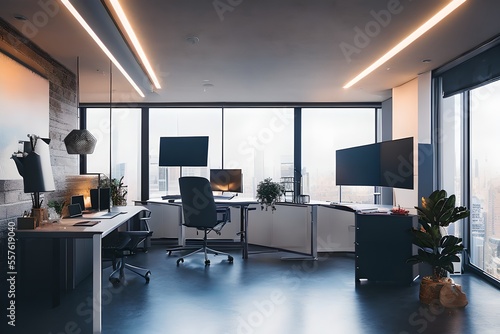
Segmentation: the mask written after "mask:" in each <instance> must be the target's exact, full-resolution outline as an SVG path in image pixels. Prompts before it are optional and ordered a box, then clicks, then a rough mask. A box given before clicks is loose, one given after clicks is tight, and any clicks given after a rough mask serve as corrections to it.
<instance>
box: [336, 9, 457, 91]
mask: <svg viewBox="0 0 500 334" xmlns="http://www.w3.org/2000/svg"><path fill="white" fill-rule="evenodd" d="M465 1H467V0H452V1H451V2H450V3H449V4H448V5H446V6H445V7H444V8H443V9H441V10H440V11H439V12H437V13H436V14H434V16H432V17H431V18H430V19H429V20H427V22H425V23H424V24H422V25H421V26H420V27H418V29H417V30H415V31H414V32H412V33H411V34H410V35H408V36H407V37H406V38H405V39H403V40H402V41H401V42H399V43H398V44H397V45H396V46H394V47H393V48H392V49H390V50H389V51H388V52H387V53H386V54H384V55H383V56H382V57H380V58H379V59H377V60H376V61H375V62H374V63H373V64H371V65H370V66H368V67H367V68H366V69H365V70H363V71H362V72H361V73H359V74H358V75H357V76H356V77H354V79H352V80H351V81H349V82H348V83H347V84H346V85H345V86H344V88H349V87H351V86H352V85H354V84H355V83H357V82H358V81H360V80H361V79H363V78H364V77H366V76H367V75H368V74H370V73H372V72H373V71H375V70H376V69H377V68H379V67H380V66H381V65H382V64H384V63H385V62H387V61H388V60H389V59H391V58H392V57H394V56H395V55H397V54H398V53H399V52H401V50H403V49H404V48H406V47H407V46H408V45H410V44H411V43H413V42H414V41H415V40H416V39H418V38H419V37H420V36H422V35H423V34H425V33H426V32H427V31H429V30H430V29H431V28H432V27H434V26H435V25H436V24H438V23H439V22H440V21H441V20H443V19H444V18H445V17H446V16H448V15H449V14H450V13H452V12H453V11H454V10H455V9H457V8H458V7H459V6H460V5H462V4H463V3H464V2H465Z"/></svg>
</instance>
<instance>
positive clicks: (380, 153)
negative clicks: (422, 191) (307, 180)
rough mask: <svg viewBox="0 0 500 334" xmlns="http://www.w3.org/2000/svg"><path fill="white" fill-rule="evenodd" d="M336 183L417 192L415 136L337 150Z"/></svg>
mask: <svg viewBox="0 0 500 334" xmlns="http://www.w3.org/2000/svg"><path fill="white" fill-rule="evenodd" d="M336 183H337V185H349V186H381V187H393V188H404V189H413V137H410V138H403V139H397V140H389V141H384V142H380V143H375V144H369V145H363V146H356V147H351V148H347V149H342V150H337V151H336Z"/></svg>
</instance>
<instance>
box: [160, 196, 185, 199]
mask: <svg viewBox="0 0 500 334" xmlns="http://www.w3.org/2000/svg"><path fill="white" fill-rule="evenodd" d="M161 199H181V195H164V196H162V197H161Z"/></svg>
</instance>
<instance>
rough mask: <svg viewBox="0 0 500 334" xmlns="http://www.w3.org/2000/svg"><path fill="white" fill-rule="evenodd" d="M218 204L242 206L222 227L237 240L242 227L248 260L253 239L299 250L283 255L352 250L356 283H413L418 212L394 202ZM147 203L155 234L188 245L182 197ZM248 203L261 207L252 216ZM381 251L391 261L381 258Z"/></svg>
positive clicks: (313, 255)
mask: <svg viewBox="0 0 500 334" xmlns="http://www.w3.org/2000/svg"><path fill="white" fill-rule="evenodd" d="M216 203H218V204H221V205H228V206H234V207H240V211H241V221H240V222H241V224H235V225H234V226H232V227H225V228H224V229H223V230H222V232H223V233H226V234H225V235H224V234H223V235H222V236H221V238H230V239H233V238H234V237H235V236H236V234H237V233H240V232H241V244H242V257H243V259H247V258H248V244H249V243H250V244H252V245H258V246H264V247H268V248H272V249H278V250H284V251H288V252H293V253H295V254H297V256H294V257H284V258H283V259H304V260H311V259H312V260H316V259H317V257H318V252H351V253H355V257H356V277H355V281H356V282H360V281H361V280H363V279H367V280H373V281H391V280H392V281H398V282H404V283H411V282H412V281H413V280H414V278H415V277H416V275H417V274H416V272H415V270H414V269H415V267H412V266H410V265H407V264H406V263H405V260H406V258H407V257H409V256H411V255H412V254H413V252H415V249H414V246H413V245H412V238H411V233H410V229H411V228H412V227H417V216H415V215H408V216H397V215H391V214H390V209H392V206H382V205H374V204H353V203H330V202H326V201H311V202H310V203H307V204H296V203H277V205H276V211H274V212H271V210H269V211H261V210H260V205H258V203H257V202H256V201H255V200H252V199H244V198H238V197H235V198H233V199H231V200H216ZM147 207H148V208H149V209H150V210H151V212H152V218H151V221H150V227H151V229H152V230H153V231H154V236H155V238H162V237H164V238H176V237H177V238H178V243H179V244H180V245H184V242H185V239H186V232H185V231H184V226H182V207H181V203H180V201H173V202H168V201H165V200H161V199H152V200H149V201H148V204H147ZM249 208H253V209H257V210H255V211H252V214H251V217H250V218H249V216H248V209H249ZM172 210H173V211H172ZM157 230H158V232H159V233H157ZM188 233H190V231H188ZM192 237H195V235H194V234H193V235H192ZM217 237H218V236H216V238H217ZM381 242H382V243H384V244H385V245H388V247H389V248H391V250H388V248H387V247H385V246H381V244H380V243H381ZM394 249H396V250H397V251H394ZM380 252H384V254H385V255H384V257H386V258H390V259H391V260H390V261H384V263H380V261H378V259H379V258H378V257H377V256H379V255H378V254H379V253H380ZM386 253H388V254H386ZM377 268H383V269H380V270H379V269H377Z"/></svg>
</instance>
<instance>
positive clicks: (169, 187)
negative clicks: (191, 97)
mask: <svg viewBox="0 0 500 334" xmlns="http://www.w3.org/2000/svg"><path fill="white" fill-rule="evenodd" d="M375 113H376V109H375V108H303V109H302V110H301V115H302V119H301V122H302V129H301V131H300V132H301V140H302V145H301V147H295V146H294V142H295V140H296V138H295V136H298V134H299V132H295V131H294V130H295V125H294V121H295V117H296V116H297V115H296V114H295V110H294V108H284V107H283V108H280V107H278V108H269V107H255V108H253V107H252V108H236V107H232V108H222V107H221V108H202V107H200V108H196V107H176V108H152V107H151V108H148V118H149V126H148V130H147V131H148V133H147V135H148V137H149V149H148V153H149V159H148V160H149V168H148V171H147V175H148V177H149V184H148V187H149V198H157V197H160V196H163V195H168V194H172V195H177V194H179V188H178V178H179V176H181V174H182V175H184V176H186V175H197V176H203V177H207V178H208V177H209V169H211V168H226V169H230V168H238V169H242V173H243V194H241V196H246V197H254V196H255V192H256V187H257V184H258V183H259V182H260V181H262V180H264V179H265V178H272V179H273V181H276V182H287V184H288V185H290V183H291V187H292V188H293V185H296V184H297V183H294V182H293V181H294V180H293V178H294V176H296V175H297V173H295V172H297V171H295V168H296V167H295V165H294V162H295V161H294V159H295V158H294V157H295V154H296V153H297V152H298V150H301V154H302V170H301V171H300V172H301V175H302V179H301V180H300V181H301V184H302V189H299V192H300V193H302V194H306V195H309V196H310V198H311V199H314V200H326V201H340V200H342V201H345V202H358V203H373V201H374V188H373V187H347V186H344V187H339V186H337V185H336V184H335V151H336V150H337V149H341V148H348V147H352V146H358V145H365V144H370V143H374V142H375V138H376V136H375V132H376V131H375V126H376V117H375ZM86 115H87V128H88V129H89V130H90V131H91V132H92V133H94V134H95V136H96V137H97V140H98V144H97V147H96V150H95V153H94V154H93V155H89V156H88V157H87V162H88V165H87V172H90V173H97V172H100V173H104V174H106V175H109V169H110V165H111V166H112V167H111V168H112V170H111V175H112V177H113V178H119V177H121V176H124V181H125V184H127V185H128V187H129V189H128V190H129V196H128V198H129V200H134V199H141V196H140V193H141V192H140V185H139V180H140V179H141V177H140V172H141V168H140V166H141V160H140V157H141V153H140V151H141V147H142V146H141V139H140V138H141V132H140V131H141V115H142V111H141V109H130V108H123V109H122V108H115V109H113V114H112V117H111V118H110V114H109V108H88V109H87V114H86ZM110 120H111V122H112V128H111V130H112V132H111V133H112V138H110ZM143 135H144V134H143ZM179 136H208V137H209V153H208V166H207V167H190V166H178V167H160V166H159V164H158V158H159V143H160V137H179ZM110 140H111V145H112V147H111V149H110ZM295 150H297V151H295ZM110 158H111V164H110ZM181 167H182V168H181ZM144 172H145V171H144ZM145 173H146V172H145ZM292 195H293V194H292V192H289V193H287V197H286V200H289V201H291V200H292V198H293V197H292Z"/></svg>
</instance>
